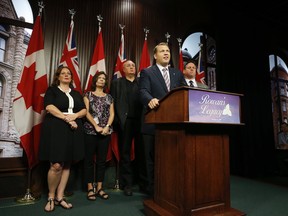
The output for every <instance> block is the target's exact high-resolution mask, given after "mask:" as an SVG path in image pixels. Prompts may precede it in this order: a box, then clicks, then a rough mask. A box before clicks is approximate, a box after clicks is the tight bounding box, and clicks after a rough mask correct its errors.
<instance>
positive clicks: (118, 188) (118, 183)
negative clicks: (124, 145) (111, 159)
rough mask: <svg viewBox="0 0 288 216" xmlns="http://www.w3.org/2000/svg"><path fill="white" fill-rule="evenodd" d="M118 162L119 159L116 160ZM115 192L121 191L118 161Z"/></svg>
mask: <svg viewBox="0 0 288 216" xmlns="http://www.w3.org/2000/svg"><path fill="white" fill-rule="evenodd" d="M116 160H117V158H116ZM113 190H116V191H120V182H119V161H118V160H117V164H116V178H115V185H114V188H113Z"/></svg>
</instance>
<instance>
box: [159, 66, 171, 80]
mask: <svg viewBox="0 0 288 216" xmlns="http://www.w3.org/2000/svg"><path fill="white" fill-rule="evenodd" d="M156 65H157V67H158V68H159V70H160V71H161V74H162V76H163V78H164V74H163V68H167V72H168V79H169V82H171V80H170V75H169V68H168V66H167V67H163V66H162V65H159V64H156Z"/></svg>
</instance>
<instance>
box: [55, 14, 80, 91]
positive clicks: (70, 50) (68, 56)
mask: <svg viewBox="0 0 288 216" xmlns="http://www.w3.org/2000/svg"><path fill="white" fill-rule="evenodd" d="M60 65H63V66H67V67H69V68H70V69H71V71H72V73H73V81H74V88H75V90H77V91H79V92H80V93H81V94H82V89H81V82H80V74H79V64H78V57H77V49H76V43H75V35H74V21H73V18H72V19H71V23H70V29H69V32H68V35H67V39H66V42H65V46H64V49H63V52H62V57H61V60H60Z"/></svg>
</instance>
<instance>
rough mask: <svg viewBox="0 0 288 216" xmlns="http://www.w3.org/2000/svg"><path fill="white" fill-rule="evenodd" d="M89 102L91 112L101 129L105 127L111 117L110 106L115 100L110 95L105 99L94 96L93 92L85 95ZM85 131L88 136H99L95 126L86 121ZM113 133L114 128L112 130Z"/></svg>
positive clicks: (104, 97)
mask: <svg viewBox="0 0 288 216" xmlns="http://www.w3.org/2000/svg"><path fill="white" fill-rule="evenodd" d="M84 96H86V97H87V98H88V100H89V112H90V114H91V115H92V117H93V118H94V120H95V121H96V123H97V124H98V125H99V126H100V127H105V126H106V125H107V123H108V119H109V116H110V105H111V104H112V103H113V98H112V96H111V95H110V94H106V95H105V96H103V97H99V96H96V95H94V94H93V93H92V92H91V91H89V92H86V93H85V94H84ZM84 130H85V133H86V134H90V135H97V132H96V130H95V128H94V126H93V125H92V124H91V123H90V122H89V121H88V120H87V119H86V120H85V122H84ZM110 133H112V128H111V130H110Z"/></svg>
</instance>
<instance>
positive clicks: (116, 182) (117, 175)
mask: <svg viewBox="0 0 288 216" xmlns="http://www.w3.org/2000/svg"><path fill="white" fill-rule="evenodd" d="M119 27H120V29H121V37H122V35H123V31H124V28H125V25H122V24H119ZM117 144H118V143H117ZM119 160H120V158H119ZM116 161H117V164H116V170H115V172H116V177H115V185H114V188H113V190H116V191H120V182H119V169H120V168H119V161H118V160H117V158H116Z"/></svg>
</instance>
